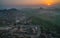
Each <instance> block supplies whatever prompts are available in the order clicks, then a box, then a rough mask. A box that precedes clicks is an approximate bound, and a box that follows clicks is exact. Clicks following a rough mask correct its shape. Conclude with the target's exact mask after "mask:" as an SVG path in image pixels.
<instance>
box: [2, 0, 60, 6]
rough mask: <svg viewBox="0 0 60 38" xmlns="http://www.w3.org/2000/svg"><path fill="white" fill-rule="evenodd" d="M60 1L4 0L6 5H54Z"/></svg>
mask: <svg viewBox="0 0 60 38" xmlns="http://www.w3.org/2000/svg"><path fill="white" fill-rule="evenodd" d="M57 3H60V0H2V2H1V4H5V5H40V4H43V5H53V4H57Z"/></svg>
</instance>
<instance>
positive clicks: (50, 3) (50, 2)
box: [45, 0, 53, 6]
mask: <svg viewBox="0 0 60 38" xmlns="http://www.w3.org/2000/svg"><path fill="white" fill-rule="evenodd" d="M45 3H46V5H48V6H50V5H52V4H53V1H52V0H45Z"/></svg>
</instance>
